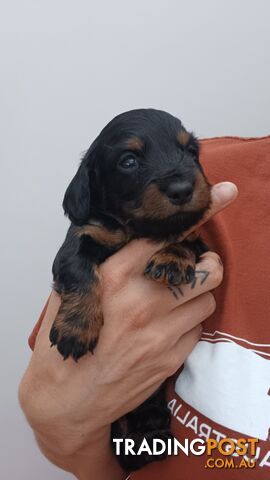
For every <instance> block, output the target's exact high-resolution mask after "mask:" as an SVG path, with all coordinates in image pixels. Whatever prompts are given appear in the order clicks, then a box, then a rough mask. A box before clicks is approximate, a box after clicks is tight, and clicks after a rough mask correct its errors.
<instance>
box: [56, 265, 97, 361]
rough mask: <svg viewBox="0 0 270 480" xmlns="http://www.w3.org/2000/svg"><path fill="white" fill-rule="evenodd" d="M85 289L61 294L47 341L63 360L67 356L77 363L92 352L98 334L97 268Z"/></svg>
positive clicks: (94, 269)
mask: <svg viewBox="0 0 270 480" xmlns="http://www.w3.org/2000/svg"><path fill="white" fill-rule="evenodd" d="M89 280H91V281H89V286H88V288H87V289H85V288H84V290H83V291H80V290H79V285H78V286H77V290H76V291H70V292H66V293H62V294H61V306H60V309H59V312H58V314H57V317H56V318H55V321H54V323H53V325H52V328H51V332H50V341H51V343H52V345H57V349H58V351H59V352H60V353H61V355H63V357H64V359H66V358H68V357H69V356H71V357H73V358H74V360H76V361H77V360H78V359H79V358H80V357H81V356H82V355H84V354H86V353H87V352H88V351H89V350H90V351H91V352H93V350H94V348H95V346H96V343H97V340H98V336H99V331H100V329H101V327H102V325H103V316H102V311H101V306H100V303H101V302H100V292H101V288H100V281H99V275H98V272H97V267H94V268H93V270H92V272H91V274H90V279H89Z"/></svg>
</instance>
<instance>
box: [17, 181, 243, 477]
mask: <svg viewBox="0 0 270 480" xmlns="http://www.w3.org/2000/svg"><path fill="white" fill-rule="evenodd" d="M220 185H222V184H219V185H218V186H216V187H214V188H213V190H212V199H213V203H212V208H211V210H210V211H209V212H208V214H207V215H206V217H205V218H204V220H203V221H206V220H207V219H209V218H210V217H211V216H212V215H213V214H215V213H217V212H218V211H220V210H222V208H224V207H225V206H226V205H227V204H228V203H230V202H231V201H232V200H233V199H234V198H235V196H236V194H237V193H236V189H235V188H233V187H232V186H231V184H228V183H226V184H225V186H224V184H223V187H222V186H220ZM224 188H225V189H224ZM226 192H227V197H226ZM188 233H190V232H187V234H188ZM157 249H158V246H157V245H153V244H152V243H150V242H149V241H146V240H139V241H133V242H131V243H130V244H128V245H127V246H126V247H124V248H123V249H122V250H121V251H119V252H118V253H117V254H115V255H113V256H112V257H110V258H109V259H108V260H107V261H106V262H105V263H104V264H103V265H102V266H101V275H102V279H103V280H102V285H103V296H102V307H103V314H104V326H103V328H102V331H101V335H100V339H99V342H98V345H97V347H96V349H95V353H94V355H93V356H92V355H91V354H89V355H87V356H85V357H83V358H81V359H80V361H79V362H78V364H76V363H75V362H74V361H73V360H72V359H68V360H66V361H65V362H64V361H63V360H62V357H61V356H60V355H59V353H58V352H57V350H56V349H50V344H49V331H50V328H51V324H52V322H53V320H54V318H55V316H56V313H57V310H58V308H59V305H60V298H59V297H58V295H57V294H56V293H55V292H53V293H52V295H51V298H50V302H49V306H48V309H47V312H46V315H45V318H44V321H43V324H42V326H41V329H40V332H39V334H38V337H37V341H36V346H35V350H34V353H33V355H32V359H31V361H30V364H29V367H28V369H27V371H26V373H25V376H24V378H23V380H22V382H21V386H20V401H21V404H22V407H23V409H24V412H25V414H26V416H27V418H28V421H29V423H30V424H31V426H32V428H33V429H34V431H35V432H36V436H37V439H38V441H39V443H40V446H41V448H42V449H43V451H44V453H45V454H47V456H48V457H49V458H51V459H52V461H54V462H55V463H57V464H58V465H59V466H62V468H66V469H68V470H69V471H73V472H74V473H76V474H77V475H78V478H83V477H81V476H80V473H79V471H80V468H81V465H82V464H83V463H84V462H83V461H82V459H83V458H87V462H88V464H89V462H90V463H91V460H90V457H89V447H90V446H91V450H92V451H93V441H94V442H95V443H98V442H99V441H100V442H101V444H102V445H103V446H104V445H106V448H105V447H104V455H105V450H106V449H107V450H106V451H107V457H106V458H107V460H108V462H112V460H111V458H109V455H110V454H109V430H110V424H111V423H112V422H113V421H114V420H116V419H118V418H119V417H121V416H122V415H124V414H125V413H127V412H128V411H130V410H133V409H134V408H135V407H136V406H138V405H139V404H141V403H142V402H143V401H144V400H146V398H148V397H149V396H150V395H151V394H152V393H153V392H154V391H155V390H156V389H157V388H158V386H159V385H160V384H161V383H163V381H164V380H165V379H166V378H167V377H168V376H170V375H172V374H173V373H174V372H175V371H176V370H177V369H178V368H179V367H180V366H181V365H182V363H183V362H184V360H185V358H186V357H187V355H188V354H189V353H190V351H191V350H192V349H193V348H194V346H195V344H196V342H197V341H198V339H199V336H200V323H201V322H202V321H203V320H205V319H206V318H207V317H208V316H209V315H210V314H211V313H213V311H214V309H215V300H214V297H213V295H212V293H210V292H209V291H210V290H212V289H213V288H215V287H216V286H218V285H219V283H220V282H221V280H222V273H223V272H222V266H221V263H220V261H219V257H218V256H217V255H216V254H214V253H211V252H208V253H206V254H204V256H203V259H202V261H201V262H200V270H202V269H203V270H207V271H208V272H209V275H208V277H207V280H206V281H205V282H204V283H203V284H202V285H201V284H200V283H199V282H198V283H197V285H196V287H195V288H194V289H191V287H190V286H189V285H186V286H184V287H181V288H182V291H183V296H181V298H178V299H176V298H175V297H174V296H173V295H172V292H171V291H170V290H169V289H167V288H166V287H164V286H163V285H160V284H156V283H155V282H151V281H149V280H147V279H146V278H144V277H143V276H142V272H143V270H144V267H145V265H146V262H147V260H148V259H149V257H150V256H151V255H152V254H153V253H154V252H155V251H156V250H157ZM65 459H68V460H65ZM102 461H103V463H104V458H103V460H102ZM74 462H75V463H74ZM76 462H77V464H78V462H79V464H80V465H77V464H76ZM91 471H92V472H93V470H91ZM77 472H78V473H77ZM118 474H119V471H118V472H117V475H118ZM100 478H101V477H100ZM112 478H113V477H112ZM115 478H120V477H119V475H118V476H117V477H115Z"/></svg>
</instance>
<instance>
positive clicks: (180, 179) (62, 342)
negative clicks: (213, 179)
mask: <svg viewBox="0 0 270 480" xmlns="http://www.w3.org/2000/svg"><path fill="white" fill-rule="evenodd" d="M209 206H210V184H209V183H208V181H207V179H206V177H205V174H204V172H203V169H202V167H201V165H200V163H199V144H198V141H197V139H196V138H195V137H194V135H193V134H192V133H189V132H187V131H186V129H185V128H184V126H183V125H182V123H181V121H180V120H178V119H177V118H175V117H174V116H172V115H170V114H168V113H166V112H163V111H159V110H154V109H139V110H132V111H129V112H126V113H122V114H120V115H118V116H117V117H115V118H114V119H113V120H112V121H111V122H109V123H108V124H107V125H106V127H105V128H104V129H103V130H102V131H101V133H100V134H99V136H98V137H97V138H96V140H95V141H94V142H93V144H92V145H91V146H90V148H89V150H88V151H87V152H86V154H85V156H84V158H83V159H82V162H81V164H80V167H79V169H78V172H77V173H76V175H75V177H74V178H73V180H72V181H71V183H70V185H69V187H68V189H67V191H66V193H65V197H64V201H63V208H64V211H65V214H66V215H68V217H69V219H70V220H71V225H70V228H69V230H68V233H67V236H66V239H65V241H64V243H63V245H62V247H61V248H60V250H59V252H58V253H57V256H56V258H55V260H54V263H53V278H54V288H55V290H56V291H57V292H58V293H59V294H60V296H61V306H60V309H59V312H58V315H57V317H56V319H55V321H54V323H53V326H52V328H51V332H50V341H51V344H52V345H56V346H57V349H58V351H59V352H60V354H61V355H62V356H63V357H64V359H66V358H68V357H69V356H71V357H73V359H74V360H76V361H77V360H78V359H79V358H80V357H81V356H82V355H85V354H86V353H87V352H89V351H90V352H92V353H93V351H94V349H95V346H96V344H97V341H98V337H99V333H100V329H101V327H102V325H103V315H102V311H101V306H100V305H101V302H100V296H101V284H100V276H99V265H100V264H101V263H102V262H104V261H105V260H106V258H108V257H109V256H110V255H112V254H113V253H115V252H117V251H118V250H119V249H120V248H122V247H123V246H124V245H125V244H127V243H128V242H129V241H130V240H132V239H134V238H142V237H147V238H149V239H152V240H153V241H163V242H165V246H164V248H162V249H160V250H159V251H158V252H157V253H155V254H154V255H153V256H152V258H150V259H149V262H148V263H147V265H146V267H145V270H144V275H145V276H146V277H148V278H149V280H154V281H156V282H161V283H163V284H164V285H166V286H168V287H169V288H171V289H172V292H175V287H177V288H180V286H181V285H183V284H188V283H190V284H194V282H195V281H196V276H195V264H196V262H198V261H199V258H200V255H201V254H202V253H204V252H205V251H206V250H207V247H206V246H205V244H204V243H203V242H202V240H201V239H200V238H199V237H196V236H195V238H194V237H193V238H192V239H191V238H190V239H186V240H184V241H182V242H179V241H178V238H179V236H180V235H181V234H182V233H183V232H185V231H186V230H188V229H189V228H190V227H192V226H193V225H195V224H196V223H198V221H199V220H200V219H201V218H202V217H203V215H204V214H205V212H206V210H207V209H208V208H209ZM142 273H143V272H142ZM165 328H166V327H165ZM169 423H170V415H169V411H168V409H167V407H166V400H165V388H164V385H163V386H162V387H161V388H160V389H159V390H158V392H156V393H155V394H154V395H152V396H151V398H150V399H148V400H147V401H146V402H144V404H143V405H141V406H140V407H138V408H137V409H136V410H134V412H130V413H129V414H128V415H126V416H125V418H124V419H121V421H119V422H116V423H115V424H114V425H113V427H112V437H114V438H115V437H117V436H118V437H121V438H123V437H127V438H134V439H135V441H136V443H137V444H138V445H139V444H140V443H141V440H142V439H143V437H145V438H146V439H147V440H148V443H151V439H153V438H155V437H158V438H163V439H166V438H169V437H170V428H169ZM165 456H166V452H165V454H164V455H163V456H159V457H154V456H149V455H147V454H145V455H141V456H132V455H129V456H122V457H117V458H118V460H119V461H120V463H121V465H122V466H123V467H124V468H126V469H131V470H135V469H138V468H140V467H142V466H143V465H145V464H146V463H149V462H151V461H154V460H159V459H162V458H164V457H165Z"/></svg>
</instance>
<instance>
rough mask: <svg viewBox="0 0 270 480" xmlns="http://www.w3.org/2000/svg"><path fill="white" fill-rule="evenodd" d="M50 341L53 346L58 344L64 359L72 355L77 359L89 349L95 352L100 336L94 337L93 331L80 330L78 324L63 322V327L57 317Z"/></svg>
mask: <svg viewBox="0 0 270 480" xmlns="http://www.w3.org/2000/svg"><path fill="white" fill-rule="evenodd" d="M50 341H51V346H53V345H56V346H57V350H58V352H59V353H61V355H62V356H63V357H64V359H66V358H68V357H69V356H71V357H72V358H73V359H74V360H76V361H77V360H78V359H79V358H80V357H82V356H83V355H85V354H86V353H87V352H88V351H91V352H92V353H93V351H94V348H95V346H96V344H97V341H98V337H94V336H92V334H91V332H89V331H85V330H80V329H78V328H76V326H72V325H70V326H67V325H66V324H63V325H62V327H61V325H60V324H59V322H58V321H57V319H56V321H55V322H54V324H53V326H52V328H51V331H50Z"/></svg>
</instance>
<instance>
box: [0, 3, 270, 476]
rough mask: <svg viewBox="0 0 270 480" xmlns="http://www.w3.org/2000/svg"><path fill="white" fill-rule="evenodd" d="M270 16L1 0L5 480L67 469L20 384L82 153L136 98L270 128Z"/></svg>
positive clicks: (211, 119)
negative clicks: (29, 420)
mask: <svg viewBox="0 0 270 480" xmlns="http://www.w3.org/2000/svg"><path fill="white" fill-rule="evenodd" d="M269 18H270V3H269V1H268V0H257V1H256V2H254V1H253V0H251V1H249V0H219V1H217V0H204V1H200V0H197V1H192V0H190V1H188V2H187V1H181V0H166V1H165V0H163V1H159V0H135V1H132V2H131V1H128V0H114V1H112V2H110V1H109V0H107V1H104V0H95V1H90V0H85V1H84V0H73V1H70V0H46V1H41V0H32V1H30V0H8V1H1V2H0V31H1V33H0V49H1V52H0V62H1V74H0V83H1V88H0V102H1V106H0V116H1V118H0V132H1V137H0V138H1V140H0V153H1V156H0V159H1V160H0V161H1V173H0V195H1V198H0V209H1V236H0V242H1V247H0V252H1V280H0V281H1V290H0V291H1V354H2V355H1V396H0V414H1V424H0V427H1V438H0V443H1V447H0V457H1V458H0V477H1V478H3V479H7V478H8V479H12V480H36V479H37V478H38V479H40V480H46V479H48V478H50V479H51V480H57V479H67V478H70V476H69V475H68V474H66V473H64V472H61V471H60V470H58V469H56V468H55V467H53V466H51V465H50V464H49V463H48V462H47V461H46V460H45V459H44V458H43V457H42V455H41V454H40V453H39V451H38V449H37V447H36V446H35V443H34V440H33V437H32V433H31V431H30V429H29V427H28V426H27V424H26V422H25V420H24V417H23V415H22V413H21V411H20V409H19V406H18V402H17V387H18V383H19V380H20V378H21V376H22V374H23V372H24V370H25V368H26V365H27V362H28V360H29V357H30V351H29V348H28V346H27V336H28V334H29V332H30V331H31V329H32V326H33V324H34V323H35V321H36V320H37V318H38V316H39V313H40V311H41V309H42V307H43V305H44V302H45V300H46V298H47V296H48V294H49V291H50V285H51V263H52V261H53V258H54V256H55V254H56V251H57V249H58V248H59V246H60V244H61V242H62V240H63V238H64V235H65V231H66V228H67V225H68V222H67V220H66V219H65V218H64V216H63V212H62V209H61V202H62V197H63V193H64V191H65V188H66V186H67V184H68V182H69V181H70V179H71V177H72V176H73V174H74V173H75V171H76V169H77V166H78V162H79V159H80V156H81V154H82V152H83V151H84V150H86V149H87V147H88V146H89V145H90V143H91V142H92V141H93V139H94V138H95V136H96V135H97V134H98V132H99V130H100V129H101V128H102V127H103V126H104V125H105V124H106V123H107V122H108V121H109V120H110V119H111V118H112V117H113V116H115V115H116V114H117V113H119V112H121V111H124V110H129V109H132V108H138V107H149V106H152V107H156V108H160V109H164V110H167V111H169V112H171V113H173V114H175V115H176V116H179V117H180V118H181V119H182V120H183V122H184V124H185V125H186V127H187V128H190V129H192V130H194V131H195V133H196V134H197V135H199V136H200V137H205V136H207V137H210V136H221V135H237V136H241V135H243V136H257V135H258V136H261V135H266V134H269V133H270V132H269V123H270V122H269V120H270V114H269V111H270V95H269V86H270V62H269V47H270V29H269ZM224 180H227V179H224ZM93 480H98V479H93Z"/></svg>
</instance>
